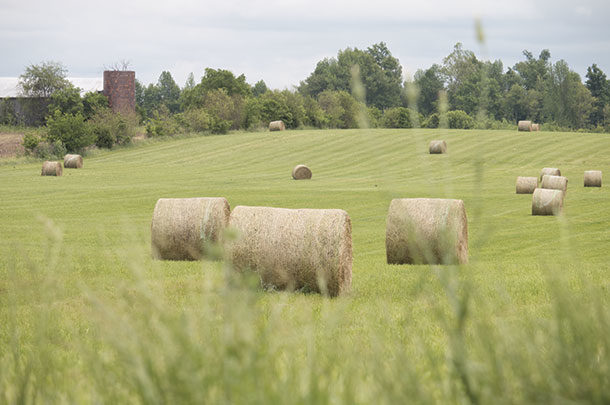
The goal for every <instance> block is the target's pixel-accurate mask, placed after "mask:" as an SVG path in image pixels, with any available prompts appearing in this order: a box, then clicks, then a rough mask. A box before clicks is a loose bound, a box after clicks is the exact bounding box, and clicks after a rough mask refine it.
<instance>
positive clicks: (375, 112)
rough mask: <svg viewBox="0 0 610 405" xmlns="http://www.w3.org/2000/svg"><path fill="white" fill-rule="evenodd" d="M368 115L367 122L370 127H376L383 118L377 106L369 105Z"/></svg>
mask: <svg viewBox="0 0 610 405" xmlns="http://www.w3.org/2000/svg"><path fill="white" fill-rule="evenodd" d="M368 116H369V123H370V125H371V128H377V127H379V126H381V122H382V119H383V112H381V110H380V109H379V108H377V107H369V108H368Z"/></svg>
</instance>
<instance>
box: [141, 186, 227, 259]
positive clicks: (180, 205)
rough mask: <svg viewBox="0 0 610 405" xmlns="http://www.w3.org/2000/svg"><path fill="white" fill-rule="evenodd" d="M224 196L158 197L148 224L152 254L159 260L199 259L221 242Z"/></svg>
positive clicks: (223, 225)
mask: <svg viewBox="0 0 610 405" xmlns="http://www.w3.org/2000/svg"><path fill="white" fill-rule="evenodd" d="M229 213H230V209H229V203H228V202H227V200H226V199H225V198H222V197H219V198H160V199H159V200H158V201H157V205H155V211H154V213H153V219H152V225H151V244H152V254H153V257H154V258H155V259H162V260H199V259H201V258H202V257H204V253H205V248H206V247H207V246H213V245H218V244H220V243H221V237H222V232H223V230H224V228H226V226H227V223H228V220H229Z"/></svg>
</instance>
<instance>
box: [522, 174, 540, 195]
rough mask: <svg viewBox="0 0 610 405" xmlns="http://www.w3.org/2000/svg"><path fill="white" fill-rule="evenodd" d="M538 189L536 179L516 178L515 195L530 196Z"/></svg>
mask: <svg viewBox="0 0 610 405" xmlns="http://www.w3.org/2000/svg"><path fill="white" fill-rule="evenodd" d="M537 187H538V177H517V194H532V193H533V192H534V190H535V189H536V188H537Z"/></svg>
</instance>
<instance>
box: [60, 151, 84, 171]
mask: <svg viewBox="0 0 610 405" xmlns="http://www.w3.org/2000/svg"><path fill="white" fill-rule="evenodd" d="M64 168H66V169H82V168H83V157H82V156H81V155H70V154H68V155H66V156H64Z"/></svg>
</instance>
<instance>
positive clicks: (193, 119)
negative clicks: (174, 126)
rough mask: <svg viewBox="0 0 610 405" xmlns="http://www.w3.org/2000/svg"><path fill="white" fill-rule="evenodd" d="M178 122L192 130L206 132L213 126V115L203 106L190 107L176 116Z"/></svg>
mask: <svg viewBox="0 0 610 405" xmlns="http://www.w3.org/2000/svg"><path fill="white" fill-rule="evenodd" d="M174 118H175V119H176V122H177V123H178V124H179V125H180V126H181V127H183V128H185V129H186V130H188V131H192V132H206V131H209V130H210V129H211V128H212V121H213V119H212V116H211V115H210V114H208V113H207V111H206V110H205V109H203V108H190V109H188V110H187V111H185V112H184V113H182V114H176V115H175V116H174Z"/></svg>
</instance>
